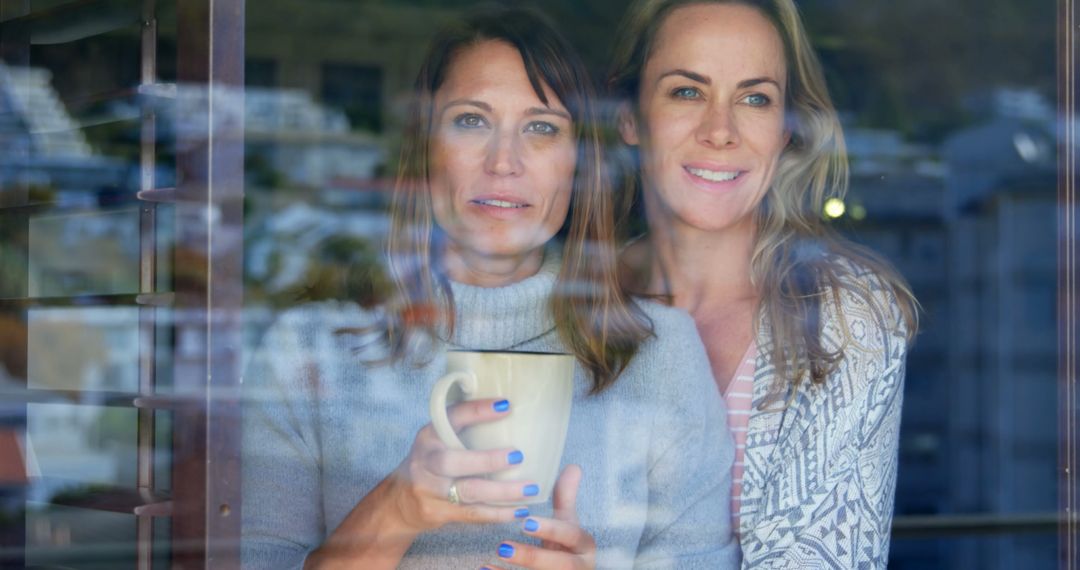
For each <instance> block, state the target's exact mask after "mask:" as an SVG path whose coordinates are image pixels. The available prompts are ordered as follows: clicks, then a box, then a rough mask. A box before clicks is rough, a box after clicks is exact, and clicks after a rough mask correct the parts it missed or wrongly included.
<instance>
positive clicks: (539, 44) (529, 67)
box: [386, 8, 652, 393]
mask: <svg viewBox="0 0 1080 570" xmlns="http://www.w3.org/2000/svg"><path fill="white" fill-rule="evenodd" d="M491 41H496V42H505V43H507V44H510V45H512V46H513V47H515V48H516V49H517V50H518V52H519V53H520V54H521V58H522V60H523V61H524V63H525V71H526V73H527V75H528V78H529V82H530V83H531V84H532V88H533V90H534V91H535V92H536V95H537V96H538V97H539V98H540V100H541V101H542V102H544V104H549V103H548V99H547V96H546V95H545V94H544V89H543V88H544V87H545V86H546V87H547V88H549V89H550V90H551V92H552V93H554V95H555V96H556V97H558V99H559V101H560V102H561V103H562V104H563V105H564V106H565V107H566V109H567V111H569V113H570V115H571V117H572V119H573V125H574V131H575V135H576V139H577V142H578V153H577V168H576V173H575V179H574V185H573V190H572V195H571V198H570V211H569V214H568V215H567V220H566V222H565V224H564V227H563V229H562V230H561V231H560V235H562V236H563V247H562V268H561V270H560V272H559V276H558V279H557V282H556V286H555V290H554V293H553V294H552V296H551V299H550V302H549V308H550V311H551V315H552V317H553V319H554V322H555V326H556V329H557V330H558V333H559V335H560V337H561V338H562V340H563V342H564V343H565V344H566V346H567V347H569V349H570V350H571V351H572V352H573V353H574V355H575V356H576V357H577V359H578V361H579V362H580V363H581V364H582V366H583V367H584V368H585V370H586V371H588V373H589V374H590V375H591V377H592V380H593V392H594V393H597V392H600V391H601V390H603V389H604V388H606V387H607V386H610V385H611V384H612V383H613V382H614V381H615V379H616V378H617V377H618V375H619V374H620V373H621V372H622V371H623V369H625V368H626V365H627V364H628V363H629V362H630V360H631V359H632V358H633V357H634V355H635V354H636V353H637V350H638V347H639V346H640V344H641V343H642V342H643V341H644V340H645V339H646V338H647V337H648V336H649V335H651V334H652V324H651V322H650V321H649V319H648V318H647V316H646V315H645V314H644V313H643V312H642V311H641V309H640V308H639V307H638V306H636V305H635V304H634V302H633V301H632V300H631V299H630V297H629V296H628V295H627V294H626V293H625V292H624V291H623V288H622V287H621V286H620V283H619V281H618V277H617V273H616V253H615V232H614V213H613V205H612V195H613V193H612V192H611V188H610V185H609V183H608V181H607V178H606V176H604V170H603V164H604V162H603V148H602V145H601V141H600V133H599V129H598V123H597V121H596V116H595V110H594V108H593V99H594V93H593V89H592V86H591V83H590V80H589V78H588V75H587V73H586V71H585V67H584V65H583V64H582V62H581V61H580V59H579V58H578V56H577V55H576V54H575V52H574V51H573V50H572V49H571V48H570V46H569V44H567V43H566V41H565V40H563V39H562V38H561V37H560V36H559V35H558V34H557V33H556V32H555V30H554V29H553V28H552V27H551V26H550V25H549V24H548V23H547V22H545V21H544V19H543V18H542V17H540V16H539V15H537V14H535V13H533V12H531V11H528V10H523V9H516V8H487V9H483V10H480V11H476V12H473V13H472V14H471V15H469V16H468V17H466V18H464V19H463V20H462V21H461V22H460V23H459V24H458V25H456V26H453V27H450V28H448V29H446V30H445V31H444V32H443V33H442V34H441V35H440V36H439V37H437V38H436V40H435V41H434V42H433V43H432V45H431V48H430V50H429V51H428V54H427V57H426V58H425V60H424V64H423V66H422V67H421V68H420V72H419V74H418V76H417V78H416V84H415V86H414V93H413V95H414V99H413V101H412V103H411V107H410V112H409V122H408V124H407V127H406V130H405V133H404V141H403V145H402V150H401V157H400V162H399V167H398V176H397V183H396V186H395V189H394V198H393V204H392V214H391V230H390V237H389V240H388V256H389V264H390V271H391V275H392V276H393V279H394V283H395V285H396V287H397V293H398V297H397V299H396V301H395V302H394V303H392V304H390V306H389V309H388V320H387V325H388V326H387V329H386V330H387V341H388V343H389V347H390V350H391V356H392V358H403V357H405V356H406V354H407V352H408V347H409V346H410V343H411V340H410V339H411V338H412V337H414V336H416V335H421V336H426V337H428V338H437V337H438V336H439V334H446V335H450V334H452V333H453V329H454V312H453V299H452V293H451V290H450V287H449V284H448V282H447V277H446V275H445V273H444V272H443V270H442V266H441V263H440V260H439V257H440V254H441V251H440V248H439V247H437V246H436V245H435V244H436V243H437V235H438V231H439V230H438V228H437V226H436V224H435V221H434V214H433V211H432V201H431V193H430V187H429V185H428V179H429V176H430V174H431V173H430V172H429V170H428V168H429V164H430V161H429V158H430V157H429V152H430V138H431V131H432V115H433V99H434V94H435V92H436V91H438V89H439V87H440V86H441V85H442V83H443V81H444V79H445V78H446V75H447V71H448V70H449V68H450V66H451V65H453V63H454V59H455V57H457V56H458V54H460V53H461V52H462V51H463V50H465V49H468V48H470V47H474V46H477V45H480V44H483V43H484V42H491ZM446 338H449V336H447V337H446Z"/></svg>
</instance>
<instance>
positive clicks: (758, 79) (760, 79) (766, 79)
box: [656, 69, 780, 89]
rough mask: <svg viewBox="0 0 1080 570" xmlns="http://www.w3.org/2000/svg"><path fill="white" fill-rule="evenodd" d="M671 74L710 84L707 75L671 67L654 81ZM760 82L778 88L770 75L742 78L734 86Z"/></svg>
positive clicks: (778, 84)
mask: <svg viewBox="0 0 1080 570" xmlns="http://www.w3.org/2000/svg"><path fill="white" fill-rule="evenodd" d="M671 76H678V77H685V78H687V79H689V80H690V81H696V82H698V83H701V84H703V85H712V79H710V78H708V77H706V76H704V75H702V74H700V73H695V72H693V71H689V70H686V69H672V70H671V71H666V72H664V73H661V74H660V77H658V78H657V79H656V82H657V83H660V82H661V81H662V80H664V79H665V78H667V77H671ZM762 83H771V84H772V85H774V86H775V87H776V88H777V89H780V83H779V82H777V81H776V80H775V79H772V78H770V77H755V78H753V79H743V80H742V81H740V82H739V83H738V85H736V87H738V88H739V89H746V88H748V87H753V86H755V85H761V84H762Z"/></svg>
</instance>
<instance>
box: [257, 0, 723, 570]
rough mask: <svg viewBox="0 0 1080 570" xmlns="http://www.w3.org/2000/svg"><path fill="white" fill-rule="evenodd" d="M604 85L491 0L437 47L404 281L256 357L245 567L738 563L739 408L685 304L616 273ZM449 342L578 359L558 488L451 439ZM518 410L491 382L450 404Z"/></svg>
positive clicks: (422, 85)
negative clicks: (732, 428)
mask: <svg viewBox="0 0 1080 570" xmlns="http://www.w3.org/2000/svg"><path fill="white" fill-rule="evenodd" d="M591 100H592V93H591V91H590V86H589V81H588V79H587V77H586V75H585V72H584V68H583V65H582V64H581V62H580V61H579V60H578V59H577V57H576V56H575V55H574V53H573V51H572V50H570V48H569V47H568V46H567V44H566V43H565V42H564V41H563V40H562V39H561V38H560V37H559V36H558V35H557V34H556V33H555V32H554V31H553V30H552V29H551V27H550V26H549V25H547V24H546V23H545V22H544V21H543V20H542V19H539V18H538V17H536V16H535V15H533V14H532V13H530V12H526V11H521V10H515V9H501V10H497V11H488V12H479V13H476V14H474V15H473V16H471V17H470V18H468V19H466V20H465V21H464V22H463V23H462V24H461V25H460V26H458V27H456V28H453V29H450V30H448V31H447V32H446V33H444V34H443V35H442V36H441V37H440V38H439V39H438V40H437V41H436V42H435V43H434V44H433V46H432V48H431V50H430V52H429V54H428V56H427V59H426V61H425V63H424V65H423V67H422V69H421V71H420V74H419V77H418V79H417V82H416V93H415V101H414V103H413V106H412V110H411V121H410V124H409V125H408V128H407V131H406V133H405V140H404V145H403V150H402V154H401V161H400V165H399V168H400V170H399V173H398V183H397V187H396V189H395V195H394V203H393V206H392V208H393V212H392V230H391V236H390V239H389V243H388V249H389V263H390V268H391V272H392V276H393V278H394V281H395V283H396V285H397V290H398V296H397V297H396V298H395V299H392V300H390V301H389V302H387V303H386V304H384V305H382V306H380V307H379V308H377V309H376V310H374V311H367V312H365V311H362V310H360V309H359V308H357V307H356V306H355V305H353V304H349V303H338V304H329V305H319V306H315V307H304V308H300V309H297V310H294V311H290V312H289V313H287V314H285V315H283V316H282V317H281V318H280V319H279V322H278V323H276V324H275V326H274V327H272V329H271V330H270V332H268V333H267V336H266V339H265V340H264V342H263V345H264V346H263V350H262V351H260V352H259V353H258V355H257V356H256V358H255V360H254V362H253V366H252V367H251V369H250V370H249V373H248V374H247V376H246V377H247V379H248V380H247V382H248V386H246V387H245V389H246V390H248V391H249V393H250V394H251V396H250V399H249V400H248V403H249V405H248V407H247V408H246V409H245V416H244V442H245V443H244V451H245V455H244V505H243V507H244V508H243V516H244V540H243V545H242V546H243V549H242V550H243V561H244V565H245V566H246V567H250V568H260V569H263V568H278V567H290V568H291V567H301V566H303V567H305V568H335V567H361V568H393V567H400V568H477V567H481V566H485V567H490V568H495V567H496V566H498V565H500V564H505V565H514V566H516V567H525V568H556V567H557V568H593V567H605V568H608V567H629V566H645V565H647V566H658V567H695V568H726V567H731V566H733V565H734V564H735V561H736V559H737V551H736V546H735V543H734V540H733V538H732V535H731V532H730V526H729V523H728V520H729V517H730V513H729V512H728V504H727V502H728V500H727V495H728V493H729V492H730V484H731V480H730V467H731V462H732V460H733V457H734V452H733V447H732V445H731V443H730V435H729V434H728V433H727V430H726V426H725V421H724V417H725V415H724V409H723V403H722V401H721V400H720V398H719V397H718V395H717V394H716V391H715V389H714V388H713V384H712V380H711V375H710V373H709V368H708V360H707V357H706V355H705V352H704V349H703V347H702V346H701V343H700V340H699V339H698V338H697V334H696V332H695V331H694V325H693V322H692V321H691V320H690V319H689V317H687V316H686V315H685V314H684V313H682V312H680V311H677V310H674V309H670V308H667V307H663V306H660V305H654V304H649V303H639V302H637V301H634V300H632V299H630V298H629V297H628V295H627V294H626V293H625V292H624V291H623V290H622V289H621V288H620V286H619V283H618V281H617V278H616V262H615V252H614V235H613V233H614V232H613V225H614V224H613V210H612V203H611V199H612V198H611V192H610V189H609V187H608V186H607V184H606V182H605V180H604V177H603V176H601V172H602V154H601V145H600V136H599V133H598V129H597V126H596V122H595V120H594V115H593V114H594V111H593V108H592V101H591ZM557 234H562V235H564V236H565V237H564V238H563V239H562V242H563V243H562V246H561V248H560V247H558V246H556V245H554V239H553V238H555V236H556V235H557ZM447 349H466V350H517V351H535V352H564V353H571V354H573V355H574V356H575V357H576V362H577V364H576V367H575V378H574V385H575V388H574V399H573V406H572V410H571V417H570V426H569V430H568V434H567V440H566V446H565V452H564V455H563V458H562V468H563V469H562V475H561V476H560V477H559V479H558V481H557V482H556V484H555V488H554V498H553V505H550V506H547V505H541V506H539V507H536V508H534V509H533V511H532V512H530V510H529V509H527V508H515V507H505V506H494V505H496V504H505V503H507V502H511V503H512V502H513V501H515V500H520V499H522V498H523V497H526V496H530V495H532V494H535V493H536V492H537V491H538V489H537V487H536V485H535V484H533V483H532V482H529V481H514V482H502V481H496V480H492V479H487V478H485V475H488V474H491V473H495V472H498V471H501V470H505V469H508V468H510V467H511V466H512V465H514V464H516V463H517V462H519V461H521V453H520V452H518V451H516V450H513V449H500V450H486V451H466V450H454V449H449V448H447V447H446V446H445V445H444V444H443V443H442V442H441V441H440V440H439V439H438V438H437V437H436V436H435V433H434V431H433V429H432V426H431V425H430V424H429V423H428V417H427V409H428V408H427V405H426V403H427V398H428V393H429V392H430V391H431V389H432V386H433V384H434V383H435V381H436V380H437V379H438V377H439V376H440V375H441V374H442V372H443V371H444V369H445V364H446V356H445V352H446V350H447ZM676 371H677V374H675V372H676ZM513 412H514V402H506V401H498V402H497V401H493V400H476V401H470V402H467V403H464V404H459V405H458V406H456V407H455V408H453V410H452V412H451V416H452V421H453V422H454V423H455V425H456V427H457V428H459V429H460V428H464V427H468V426H471V425H475V424H478V423H481V422H491V421H497V420H499V419H500V418H502V417H505V416H506V414H513ZM722 441H727V442H728V444H727V445H717V443H716V442H722ZM545 491H546V490H545ZM520 519H524V520H523V521H522V520H520ZM515 521H516V522H515Z"/></svg>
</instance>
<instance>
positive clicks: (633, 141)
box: [615, 102, 641, 146]
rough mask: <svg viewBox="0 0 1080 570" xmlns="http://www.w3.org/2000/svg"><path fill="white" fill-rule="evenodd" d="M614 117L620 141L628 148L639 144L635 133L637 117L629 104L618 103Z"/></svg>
mask: <svg viewBox="0 0 1080 570" xmlns="http://www.w3.org/2000/svg"><path fill="white" fill-rule="evenodd" d="M615 116H616V122H617V123H618V126H619V136H620V137H621V138H622V141H623V142H624V143H626V144H628V145H630V146H637V145H638V144H640V142H641V141H640V140H639V139H638V132H637V117H635V116H634V110H633V109H631V108H630V103H628V102H623V103H620V104H619V110H618V111H617V113H616V115H615Z"/></svg>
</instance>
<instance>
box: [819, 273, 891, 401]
mask: <svg viewBox="0 0 1080 570" xmlns="http://www.w3.org/2000/svg"><path fill="white" fill-rule="evenodd" d="M830 263H831V269H832V279H831V283H830V282H826V286H825V287H824V288H823V290H822V302H821V310H820V314H821V325H820V327H821V328H820V330H821V344H822V347H823V348H824V349H826V350H828V351H830V352H834V353H839V354H840V357H841V358H840V360H839V362H838V363H837V367H836V369H834V370H833V371H832V372H831V373H830V375H829V376H830V378H829V380H828V381H827V382H828V383H829V384H830V385H832V386H834V387H839V386H846V387H847V388H846V389H845V390H842V391H850V392H851V393H852V394H866V393H868V392H875V393H879V395H882V396H886V395H890V394H894V393H896V392H898V391H899V390H901V384H902V382H903V375H904V362H905V360H906V358H907V347H908V329H907V319H906V317H905V313H904V310H903V308H902V307H901V301H900V299H898V297H897V290H896V288H895V287H896V283H895V282H890V280H889V278H887V277H886V276H884V275H882V274H880V273H879V272H877V271H875V270H874V269H873V268H871V267H869V266H868V265H866V264H862V263H859V262H857V261H854V260H851V259H848V258H842V257H833V258H832V259H831V260H830Z"/></svg>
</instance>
